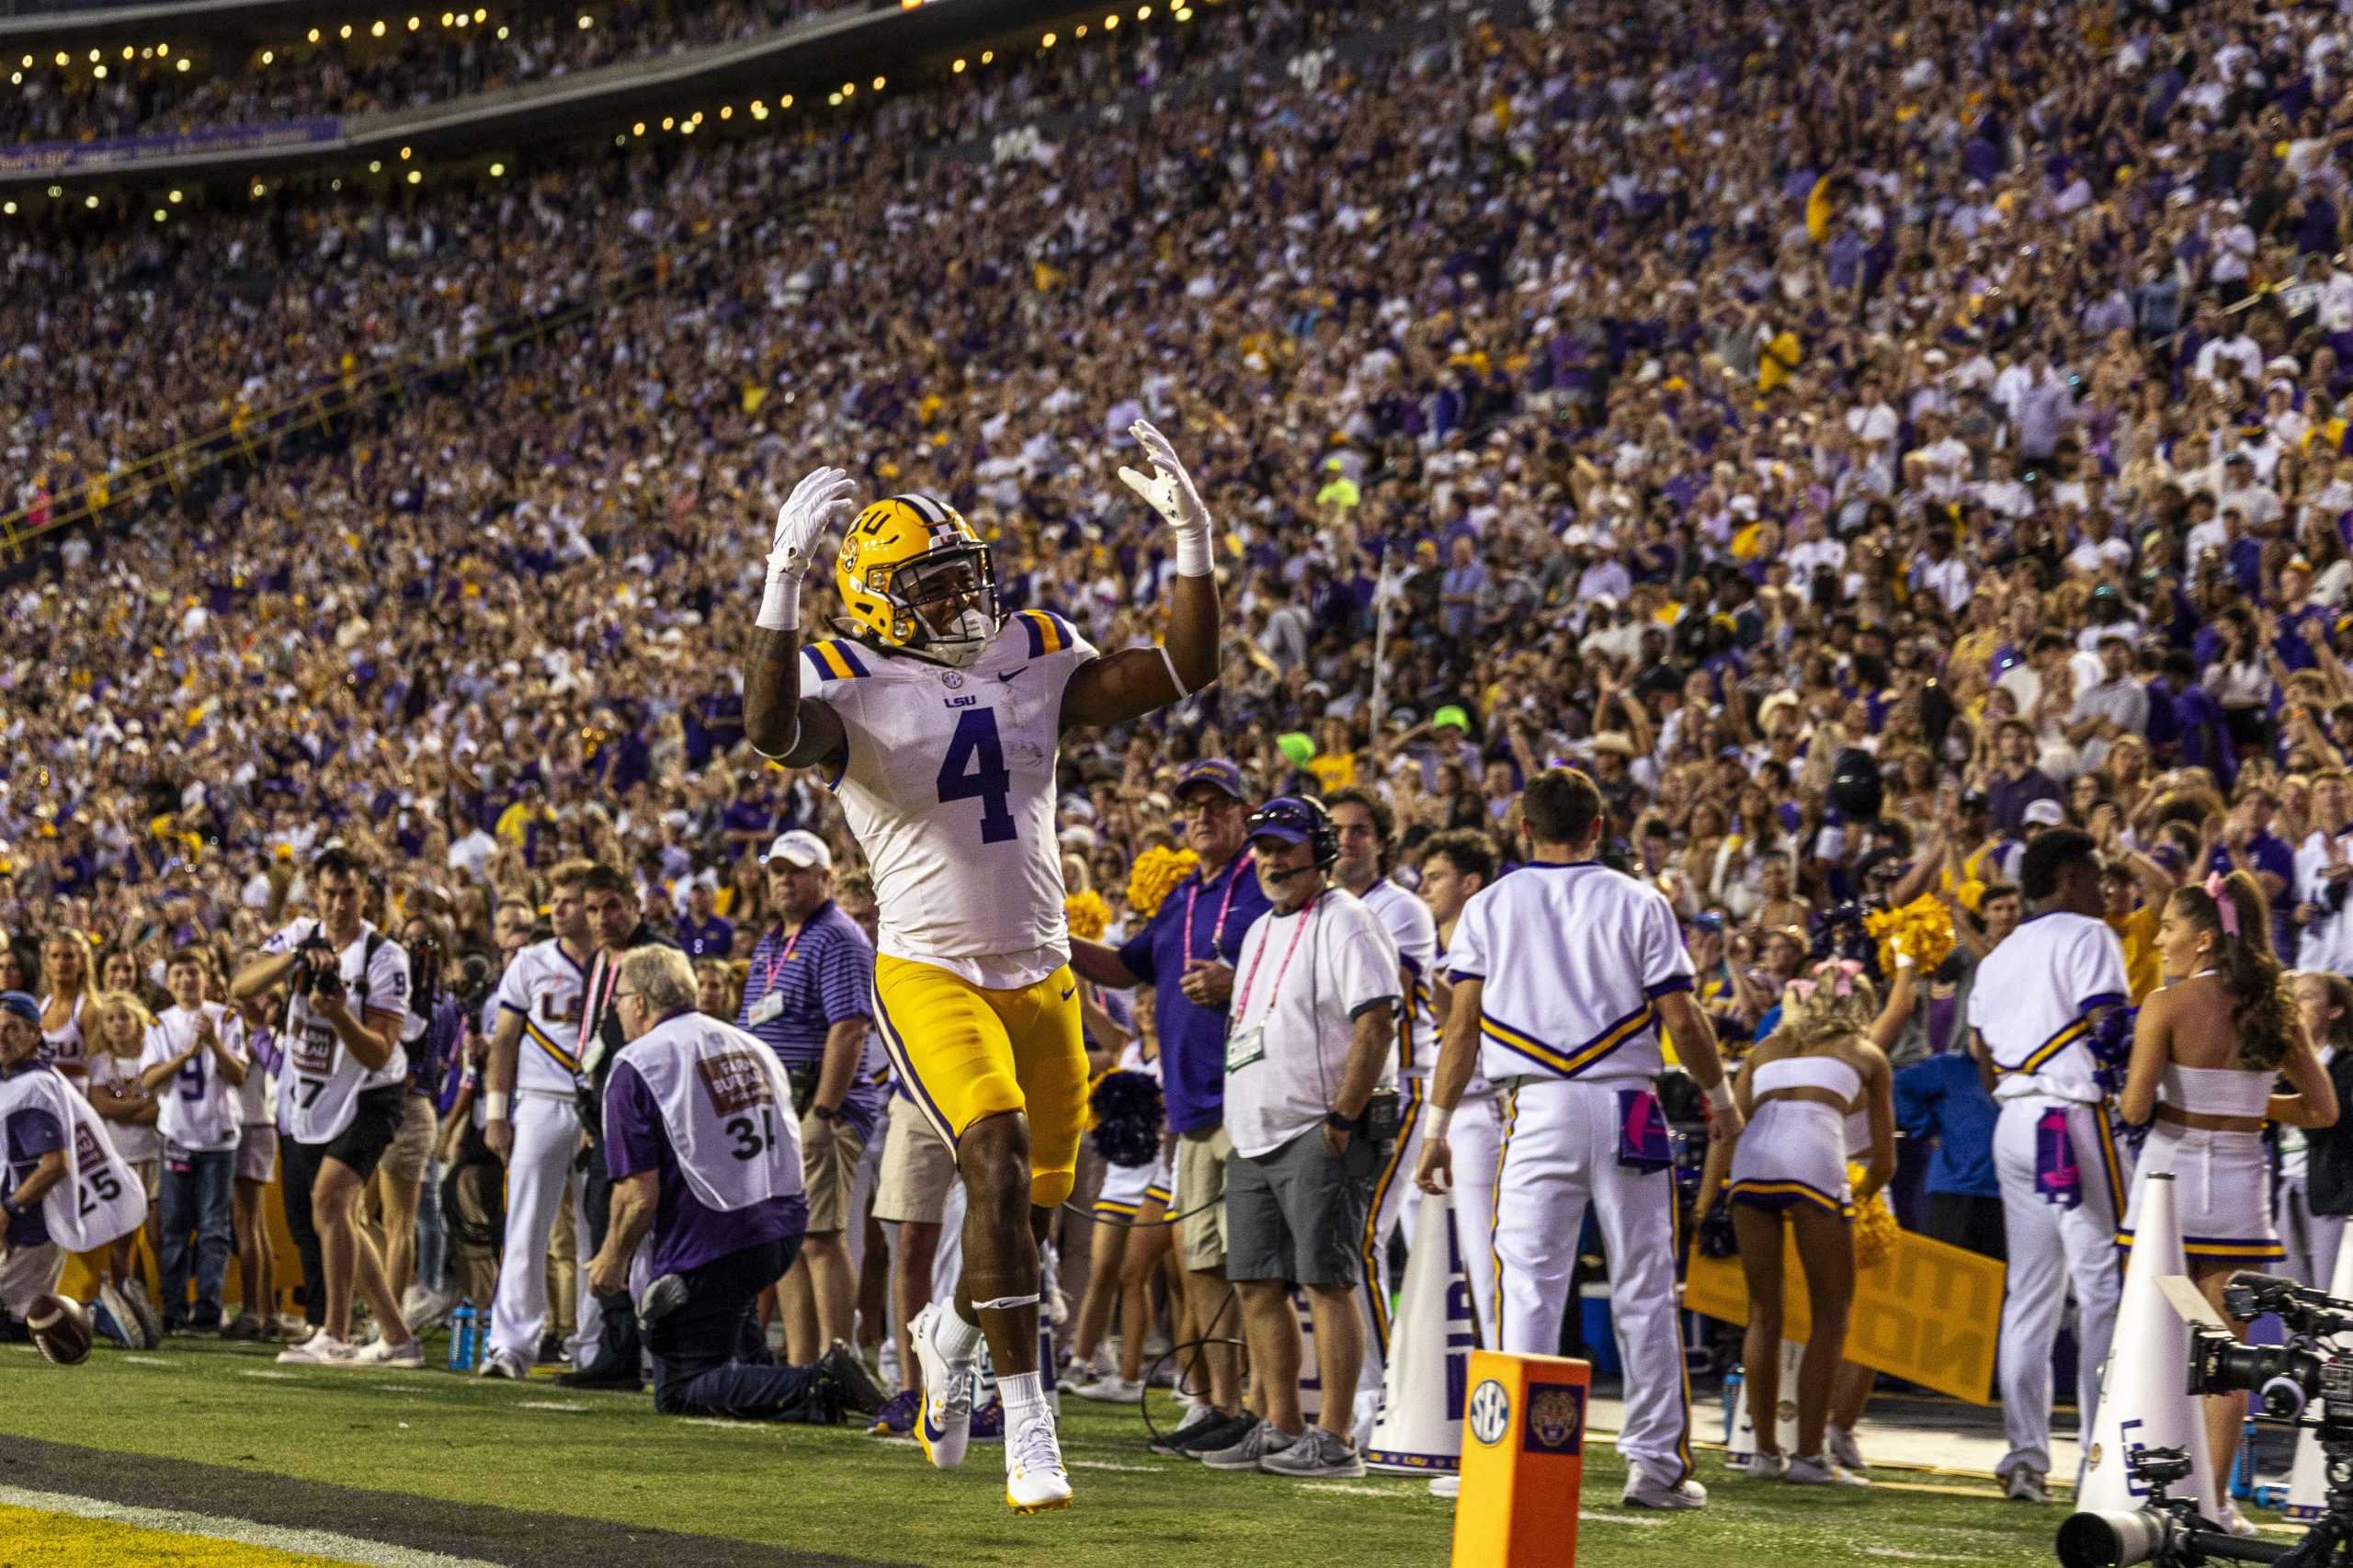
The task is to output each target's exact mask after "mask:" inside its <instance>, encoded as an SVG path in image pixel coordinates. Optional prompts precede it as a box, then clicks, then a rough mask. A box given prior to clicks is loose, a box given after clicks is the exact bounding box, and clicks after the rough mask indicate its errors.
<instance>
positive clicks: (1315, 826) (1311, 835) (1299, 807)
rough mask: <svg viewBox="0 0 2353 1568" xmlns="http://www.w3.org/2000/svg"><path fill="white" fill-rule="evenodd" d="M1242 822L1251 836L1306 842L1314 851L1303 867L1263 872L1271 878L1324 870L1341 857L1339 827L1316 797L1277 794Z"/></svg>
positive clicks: (1267, 878)
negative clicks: (1311, 857)
mask: <svg viewBox="0 0 2353 1568" xmlns="http://www.w3.org/2000/svg"><path fill="white" fill-rule="evenodd" d="M1243 825H1244V831H1245V834H1246V835H1248V836H1249V837H1251V838H1254V839H1255V838H1257V837H1259V836H1261V835H1265V836H1267V837H1274V838H1284V839H1289V840H1290V841H1291V842H1293V843H1299V842H1304V843H1305V844H1306V845H1307V846H1308V847H1309V849H1310V850H1311V851H1312V852H1313V857H1314V858H1313V859H1312V860H1311V861H1310V862H1309V863H1308V864H1306V865H1304V866H1294V867H1292V868H1291V869H1290V870H1288V871H1267V872H1264V873H1262V875H1263V876H1264V877H1265V878H1266V880H1267V881H1273V882H1287V881H1290V880H1291V879H1292V878H1293V877H1303V876H1305V875H1307V873H1308V872H1310V871H1321V870H1325V869H1329V868H1330V866H1331V864H1332V862H1334V861H1335V860H1337V859H1338V858H1340V830H1339V829H1338V828H1337V827H1336V826H1335V825H1334V824H1333V822H1332V813H1331V812H1328V811H1326V810H1324V802H1323V801H1318V800H1316V799H1314V798H1313V796H1308V795H1278V796H1276V797H1275V798H1274V799H1273V800H1271V801H1267V803H1266V804H1265V805H1263V806H1260V807H1259V808H1258V809H1257V810H1256V811H1255V812H1251V813H1250V820H1249V821H1248V822H1247V823H1245V824H1243Z"/></svg>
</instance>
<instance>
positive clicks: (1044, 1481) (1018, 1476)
mask: <svg viewBox="0 0 2353 1568" xmlns="http://www.w3.org/2000/svg"><path fill="white" fill-rule="evenodd" d="M1005 1500H1006V1504H1007V1505H1008V1506H1011V1508H1012V1509H1013V1511H1014V1512H1015V1513H1017V1514H1044V1513H1051V1511H1053V1510H1054V1509H1056V1508H1067V1507H1069V1506H1070V1472H1069V1471H1066V1470H1064V1469H1063V1446H1062V1443H1061V1442H1060V1441H1059V1440H1058V1439H1057V1438H1056V1437H1055V1436H1054V1417H1053V1413H1052V1412H1051V1410H1040V1411H1037V1412H1036V1413H1034V1414H1033V1415H1030V1416H1029V1419H1027V1420H1025V1421H1024V1422H1022V1423H1021V1426H1019V1428H1018V1429H1017V1430H1016V1431H1014V1432H1012V1433H1010V1434H1009V1435H1008V1436H1007V1437H1006V1445H1005Z"/></svg>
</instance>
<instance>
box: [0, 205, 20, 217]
mask: <svg viewBox="0 0 2353 1568" xmlns="http://www.w3.org/2000/svg"><path fill="white" fill-rule="evenodd" d="M0 212H6V214H7V215H8V216H9V217H11V218H13V217H15V216H16V215H17V204H16V203H15V202H13V201H11V202H8V203H6V204H5V205H0Z"/></svg>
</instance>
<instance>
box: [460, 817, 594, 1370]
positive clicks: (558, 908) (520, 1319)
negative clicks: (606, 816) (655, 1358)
mask: <svg viewBox="0 0 2353 1568" xmlns="http://www.w3.org/2000/svg"><path fill="white" fill-rule="evenodd" d="M593 869H595V865H594V863H593V862H591V861H587V860H567V861H565V862H564V863H563V865H561V866H558V867H557V868H556V869H555V871H554V873H553V875H552V876H551V877H550V878H549V882H550V884H551V895H550V902H549V908H548V914H549V919H550V922H551V925H552V926H554V929H555V935H554V936H552V937H549V938H548V939H547V940H546V941H544V942H534V943H532V944H531V945H530V946H529V947H528V948H525V949H523V950H522V951H521V952H519V953H517V954H516V955H515V956H514V957H513V958H512V959H510V960H507V964H506V973H505V974H504V975H503V976H501V977H500V979H499V982H498V995H497V1003H498V1027H497V1029H496V1031H495V1032H494V1033H493V1034H492V1036H491V1039H490V1083H489V1086H488V1087H487V1088H486V1089H485V1090H484V1091H483V1107H484V1108H485V1109H486V1110H487V1112H488V1115H487V1117H486V1119H484V1121H483V1141H484V1142H487V1143H488V1144H489V1145H490V1148H491V1152H492V1153H494V1154H496V1155H497V1156H498V1157H499V1158H500V1159H502V1160H504V1161H506V1246H505V1249H504V1250H505V1257H506V1264H505V1265H504V1267H501V1268H500V1269H499V1271H498V1300H497V1301H496V1303H495V1304H494V1306H493V1307H492V1308H491V1314H490V1334H489V1336H488V1339H489V1345H490V1348H489V1351H488V1353H487V1354H485V1355H484V1356H483V1358H482V1375H483V1377H485V1378H511V1379H513V1380H514V1381H517V1382H520V1381H523V1379H524V1378H526V1377H528V1376H529V1374H530V1370H531V1364H532V1363H533V1362H534V1361H536V1360H538V1359H539V1355H540V1331H541V1330H542V1329H544V1328H545V1327H546V1326H547V1320H548V1287H547V1278H548V1270H547V1259H548V1238H549V1237H550V1236H551V1235H552V1234H553V1233H554V1231H555V1217H556V1214H557V1212H558V1210H561V1209H562V1208H563V1205H565V1204H566V1203H569V1204H571V1205H572V1223H573V1234H574V1235H576V1236H585V1235H586V1234H587V1233H588V1210H587V1207H586V1202H587V1199H586V1187H587V1182H586V1178H585V1175H584V1173H582V1172H580V1171H578V1170H575V1169H574V1157H575V1156H576V1155H577V1154H578V1153H580V1112H579V1109H578V1108H577V1105H576V1103H575V1102H576V1099H577V1095H576V1090H575V1087H574V1084H575V1079H574V1075H575V1074H577V1073H578V1072H579V1070H580V1058H579V1056H578V1054H577V1048H578V1046H579V1043H580V1003H581V997H582V995H583V990H582V987H583V986H585V984H586V983H587V977H588V960H590V959H591V958H593V957H595V956H596V951H597V938H596V936H595V933H594V932H592V931H591V930H590V929H589V926H588V903H587V897H586V893H585V891H584V888H583V884H584V883H585V881H587V878H588V873H589V872H590V871H591V870H593ZM603 1329H604V1319H603V1314H602V1313H601V1312H599V1311H598V1310H597V1296H596V1292H594V1291H592V1290H583V1291H581V1292H580V1311H579V1314H578V1317H577V1318H576V1320H575V1323H574V1335H573V1340H572V1358H573V1362H574V1365H576V1366H585V1365H587V1364H588V1359H589V1358H590V1357H591V1356H593V1355H594V1354H595V1352H596V1348H597V1340H598V1338H599V1337H600V1336H601V1335H602V1333H603Z"/></svg>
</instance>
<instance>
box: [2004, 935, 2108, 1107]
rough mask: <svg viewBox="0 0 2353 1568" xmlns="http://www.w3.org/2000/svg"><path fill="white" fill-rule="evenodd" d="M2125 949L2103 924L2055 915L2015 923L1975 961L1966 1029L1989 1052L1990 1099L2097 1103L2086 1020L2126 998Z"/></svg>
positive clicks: (2097, 1089)
mask: <svg viewBox="0 0 2353 1568" xmlns="http://www.w3.org/2000/svg"><path fill="white" fill-rule="evenodd" d="M2125 994H2126V993H2125V987H2124V948H2123V945H2122V944H2121V943H2120V942H2119V941H2118V940H2117V939H2116V933H2115V932H2113V931H2111V930H2109V928H2108V923H2107V922H2106V921H2103V920H2095V919H2093V918H2092V917H2091V916H2089V915H2068V914H2065V913H2052V914H2049V915H2035V916H2033V917H2032V918H2031V919H2028V920H2023V921H2021V922H2019V923H2018V929H2017V930H2015V931H2013V932H2011V933H2010V934H2009V935H2008V936H2007V937H2004V938H2003V939H2002V945H2001V946H2000V947H1997V948H1995V949H1994V950H1993V951H1992V952H1990V953H1987V954H1986V955H1985V957H1984V959H1983V960H1981V961H1980V962H1979V963H1978V966H1977V977H1976V979H1975V980H1973V981H1972V982H1971V983H1970V988H1969V1027H1970V1028H1972V1029H1975V1030H1976V1031H1977V1032H1978V1033H1979V1034H1981V1035H1983V1036H1984V1037H1985V1045H1986V1048H1987V1050H1989V1051H1992V1052H1993V1057H1994V1074H1995V1079H1996V1082H1995V1085H1994V1097H1995V1099H1997V1100H2006V1099H2018V1098H2019V1097H2021V1096H2027V1095H2050V1096H2056V1097H2057V1098H2060V1099H2066V1100H2079V1101H2082V1102H2083V1103H2085V1104H2086V1105H2097V1104H2098V1103H2099V1101H2100V1098H2101V1095H2100V1091H2099V1085H2098V1083H2097V1080H2096V1079H2095V1078H2094V1077H2093V1075H2092V1074H2093V1069H2094V1067H2095V1065H2096V1063H2095V1062H2093V1060H2092V1053H2091V1047H2090V1045H2089V1043H2088V1037H2089V1036H2090V1034H2091V1024H2090V1020H2089V1018H2088V1017H2087V1015H2088V1014H2090V1013H2091V1011H2092V1010H2093V1009H2094V1008H2096V1007H2105V1006H2122V1005H2123V1003H2124V1000H2125Z"/></svg>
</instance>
